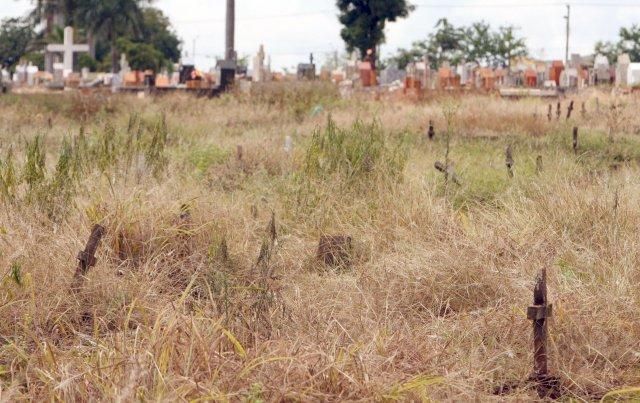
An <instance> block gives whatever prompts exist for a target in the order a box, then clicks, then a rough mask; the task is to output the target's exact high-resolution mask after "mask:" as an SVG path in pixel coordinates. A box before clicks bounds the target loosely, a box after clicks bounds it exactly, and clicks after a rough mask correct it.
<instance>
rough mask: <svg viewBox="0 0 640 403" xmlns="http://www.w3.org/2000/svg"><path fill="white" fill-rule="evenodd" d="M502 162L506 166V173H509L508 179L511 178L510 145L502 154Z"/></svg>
mask: <svg viewBox="0 0 640 403" xmlns="http://www.w3.org/2000/svg"><path fill="white" fill-rule="evenodd" d="M504 156H505V159H504V162H505V164H506V166H507V172H508V173H509V178H513V165H514V162H513V150H512V148H511V144H509V145H508V146H507V149H506V150H505V152H504Z"/></svg>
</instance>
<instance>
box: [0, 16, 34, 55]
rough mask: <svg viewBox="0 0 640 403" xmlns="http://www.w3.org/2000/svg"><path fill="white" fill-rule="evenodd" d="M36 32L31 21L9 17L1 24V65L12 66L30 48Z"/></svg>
mask: <svg viewBox="0 0 640 403" xmlns="http://www.w3.org/2000/svg"><path fill="white" fill-rule="evenodd" d="M34 36H35V32H34V31H33V28H32V25H31V24H30V23H29V21H27V20H25V19H21V18H8V19H4V20H2V23H1V24H0V65H2V66H8V67H12V66H14V65H15V64H16V63H17V62H18V61H19V60H20V58H21V57H22V56H23V55H24V54H26V53H27V52H28V50H29V44H30V43H31V41H32V40H33V38H34Z"/></svg>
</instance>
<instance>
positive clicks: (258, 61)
mask: <svg viewBox="0 0 640 403" xmlns="http://www.w3.org/2000/svg"><path fill="white" fill-rule="evenodd" d="M264 59H265V53H264V45H260V49H259V50H258V54H256V55H255V56H254V58H253V81H254V82H257V83H259V82H262V81H265V70H264Z"/></svg>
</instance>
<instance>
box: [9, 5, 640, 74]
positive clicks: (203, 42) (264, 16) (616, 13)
mask: <svg viewBox="0 0 640 403" xmlns="http://www.w3.org/2000/svg"><path fill="white" fill-rule="evenodd" d="M411 2H412V3H413V4H415V5H416V6H417V8H416V10H415V11H414V12H413V13H412V14H411V16H410V17H409V18H407V19H404V20H400V21H398V22H396V23H393V24H390V25H389V26H388V27H387V43H386V44H385V45H383V53H384V54H388V53H390V52H392V51H393V50H395V49H396V48H398V47H409V46H410V45H411V42H413V41H415V40H419V39H423V38H426V37H427V35H428V34H429V32H431V31H432V30H433V26H434V25H435V23H436V21H437V20H438V19H440V18H443V17H445V18H448V19H449V20H450V21H451V22H452V23H453V24H455V25H461V24H469V23H471V22H474V21H479V20H485V21H487V22H489V23H490V24H491V25H492V26H493V27H494V28H497V27H498V26H500V25H506V24H512V25H516V26H517V27H519V28H520V34H521V35H522V36H524V37H526V38H527V45H528V47H529V50H530V52H531V53H532V55H534V56H536V57H541V58H545V59H552V58H554V59H564V41H565V24H566V22H565V19H564V15H566V6H565V4H566V3H567V2H566V1H558V0H411ZM155 4H156V6H157V7H159V8H161V9H162V10H163V11H164V12H165V13H166V14H167V15H168V16H169V17H170V18H171V21H172V22H173V24H174V26H175V28H176V31H177V32H178V35H179V36H180V38H181V39H182V40H183V50H184V52H187V53H188V54H189V59H191V55H192V53H193V45H194V40H195V45H196V55H197V57H196V61H197V64H198V65H199V66H202V67H203V68H208V67H209V66H211V65H213V64H214V63H215V57H216V56H221V55H223V49H224V16H225V4H226V1H225V0H156V2H155ZM570 4H571V5H572V7H571V23H572V28H571V44H570V46H571V48H570V49H571V52H572V53H589V52H592V51H593V44H594V43H595V42H596V41H597V40H600V39H603V40H615V39H616V38H617V34H618V30H619V29H620V27H621V26H630V25H631V24H633V23H640V0H573V1H570ZM29 7H31V0H0V18H5V17H12V16H20V15H23V14H24V13H26V12H27V10H28V9H29ZM336 14H337V12H336V9H335V1H334V0H236V17H237V22H236V48H237V49H238V53H239V54H240V55H253V54H255V52H256V51H257V49H258V46H259V45H260V44H261V43H263V44H264V45H265V50H266V52H267V54H269V55H271V57H272V65H273V66H274V67H275V68H282V67H291V66H294V65H296V64H297V63H298V62H303V61H306V60H308V57H309V53H310V52H313V53H314V54H315V56H316V59H317V60H321V59H322V58H323V57H324V55H325V54H329V53H333V52H334V51H336V50H337V51H343V49H344V44H343V42H342V40H341V39H340V25H339V23H338V21H337V18H336Z"/></svg>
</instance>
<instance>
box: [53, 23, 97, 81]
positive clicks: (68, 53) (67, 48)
mask: <svg viewBox="0 0 640 403" xmlns="http://www.w3.org/2000/svg"><path fill="white" fill-rule="evenodd" d="M88 51H89V45H86V44H83V45H81V44H74V43H73V28H72V27H65V29H64V43H63V44H49V45H47V52H58V53H62V54H63V55H64V56H63V59H62V60H63V64H64V70H65V72H72V71H73V54H74V53H77V52H88Z"/></svg>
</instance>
